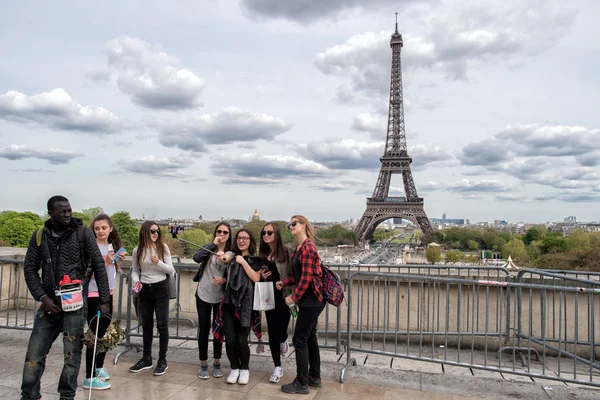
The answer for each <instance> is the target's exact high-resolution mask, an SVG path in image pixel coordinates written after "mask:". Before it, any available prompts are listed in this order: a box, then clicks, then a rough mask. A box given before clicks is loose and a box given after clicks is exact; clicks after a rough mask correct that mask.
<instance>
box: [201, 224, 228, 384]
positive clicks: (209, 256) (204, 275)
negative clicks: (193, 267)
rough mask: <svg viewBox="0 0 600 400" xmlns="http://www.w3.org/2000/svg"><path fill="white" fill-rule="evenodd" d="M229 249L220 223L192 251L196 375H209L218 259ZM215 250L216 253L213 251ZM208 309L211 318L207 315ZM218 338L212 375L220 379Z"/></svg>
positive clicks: (221, 267) (221, 279)
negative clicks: (196, 352)
mask: <svg viewBox="0 0 600 400" xmlns="http://www.w3.org/2000/svg"><path fill="white" fill-rule="evenodd" d="M230 249H231V226H230V225H229V224H228V223H227V222H220V223H219V224H218V225H217V226H216V227H215V231H214V233H213V241H212V242H210V243H208V244H206V245H204V246H202V248H201V249H200V250H198V251H197V252H196V253H194V257H193V258H194V261H195V262H197V263H199V264H200V265H199V266H198V272H196V276H194V278H193V281H194V282H198V287H197V289H196V311H198V351H199V357H200V370H199V371H198V376H199V377H200V378H202V379H208V378H210V375H209V374H208V337H209V335H210V329H211V326H212V324H213V323H214V320H215V317H216V316H217V314H218V313H219V303H220V302H221V299H222V298H223V292H224V290H225V283H226V282H227V279H225V272H226V269H227V266H226V265H225V264H224V263H223V261H222V254H224V253H225V252H226V251H229V250H230ZM214 253H217V254H218V255H217V254H214ZM211 312H212V316H213V317H212V319H211V317H210V315H211ZM221 352H222V345H221V341H219V339H217V338H216V337H215V338H214V339H213V376H214V377H215V378H220V377H222V376H223V372H222V371H221Z"/></svg>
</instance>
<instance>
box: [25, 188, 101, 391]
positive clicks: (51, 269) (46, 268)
mask: <svg viewBox="0 0 600 400" xmlns="http://www.w3.org/2000/svg"><path fill="white" fill-rule="evenodd" d="M48 214H49V215H50V219H49V220H48V221H46V223H45V224H44V227H43V228H41V229H43V232H42V236H41V241H40V244H39V246H38V243H37V241H38V240H39V236H38V235H36V233H35V232H34V234H33V235H32V236H31V239H30V240H29V246H28V247H27V255H26V256H25V281H26V282H27V287H28V288H29V291H30V292H31V295H32V296H33V298H34V299H35V300H36V301H40V302H41V306H40V308H39V309H38V310H37V312H36V314H35V319H34V322H33V332H31V337H30V339H29V345H28V346H27V355H26V356H25V365H24V367H23V382H22V384H21V399H22V400H32V399H39V398H40V397H42V396H41V394H40V380H41V378H42V374H43V373H44V368H45V366H46V354H47V353H48V351H49V350H50V347H51V346H52V343H54V341H55V340H56V338H57V337H58V336H59V335H60V334H61V333H62V338H63V347H64V365H63V370H62V374H61V375H60V380H59V381H58V393H59V394H60V399H61V400H70V399H73V398H75V391H76V390H77V375H78V374H79V366H80V364H81V349H82V347H83V328H84V326H85V320H86V315H87V304H86V302H85V300H84V302H83V307H81V308H80V309H78V310H74V311H68V312H67V311H62V310H61V307H60V299H58V298H56V296H55V293H54V290H55V289H57V288H58V286H59V282H60V281H61V280H62V279H63V277H64V276H65V275H67V276H68V277H69V278H70V279H71V280H75V279H78V280H81V281H83V282H86V280H87V279H88V278H89V277H88V276H87V275H88V271H87V269H88V265H87V264H88V263H89V264H91V269H92V272H93V273H94V277H95V278H96V282H97V283H98V292H99V296H100V304H101V305H100V307H99V308H100V313H101V314H102V315H106V314H108V302H109V299H110V290H109V286H108V276H107V274H106V268H105V266H104V259H103V258H102V254H101V253H100V249H99V248H98V245H97V244H96V239H95V235H94V233H93V232H92V231H91V230H90V229H89V228H83V229H84V235H83V238H80V237H78V232H77V231H78V229H82V228H78V227H80V226H81V225H82V222H81V220H79V219H77V218H72V217H71V214H72V210H71V204H70V203H69V200H67V199H66V198H65V197H63V196H54V197H51V198H50V200H48ZM36 236H37V239H36ZM81 240H82V243H81V244H80V241H81ZM82 258H83V259H82ZM86 261H87V262H86ZM40 268H41V269H42V276H41V277H40V274H39V270H40Z"/></svg>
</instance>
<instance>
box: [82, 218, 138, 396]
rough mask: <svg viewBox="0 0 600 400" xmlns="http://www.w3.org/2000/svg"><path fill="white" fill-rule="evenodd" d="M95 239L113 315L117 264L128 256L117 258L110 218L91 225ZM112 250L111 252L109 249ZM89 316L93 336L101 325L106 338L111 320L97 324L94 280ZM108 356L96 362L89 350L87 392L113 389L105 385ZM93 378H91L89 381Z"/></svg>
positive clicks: (116, 241) (100, 355)
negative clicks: (106, 277) (106, 359)
mask: <svg viewBox="0 0 600 400" xmlns="http://www.w3.org/2000/svg"><path fill="white" fill-rule="evenodd" d="M90 228H91V229H92V231H93V232H94V234H95V235H96V244H98V248H99V249H100V253H101V254H102V257H103V258H104V266H105V267H106V273H107V274H108V286H109V288H110V302H109V303H108V307H109V313H110V315H112V312H113V310H112V306H113V291H114V290H115V288H116V287H117V269H118V268H119V265H118V263H119V262H120V261H121V260H123V258H125V255H126V254H127V252H124V253H121V254H119V256H117V257H116V258H115V250H119V249H120V248H121V238H120V237H119V233H118V232H117V228H115V225H114V224H113V222H112V220H111V219H110V217H109V216H108V215H106V214H100V215H98V216H97V217H96V218H94V220H93V221H92V224H91V226H90ZM110 246H112V249H113V250H111V249H110ZM87 304H88V313H87V322H88V326H89V328H90V329H91V330H92V332H94V333H95V332H96V324H98V338H102V337H104V335H105V333H106V330H107V329H108V327H109V325H110V323H111V320H110V318H106V317H102V318H100V319H99V320H98V315H97V314H98V306H99V304H100V303H99V300H98V285H97V284H96V279H95V278H94V276H92V277H91V278H90V282H89V285H88V297H87ZM105 358H106V352H100V353H98V354H96V357H95V359H94V349H93V348H90V347H87V348H86V352H85V378H84V380H83V387H84V389H89V388H90V387H91V388H92V389H93V390H104V389H110V383H108V382H105V381H107V380H109V379H110V375H109V374H108V372H107V371H106V369H104V359H105ZM90 377H91V378H90Z"/></svg>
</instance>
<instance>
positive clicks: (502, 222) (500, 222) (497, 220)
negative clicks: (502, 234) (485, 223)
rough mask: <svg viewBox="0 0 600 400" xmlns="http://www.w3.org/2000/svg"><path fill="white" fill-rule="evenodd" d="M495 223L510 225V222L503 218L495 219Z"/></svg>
mask: <svg viewBox="0 0 600 400" xmlns="http://www.w3.org/2000/svg"><path fill="white" fill-rule="evenodd" d="M494 225H508V222H506V221H504V220H501V219H495V220H494Z"/></svg>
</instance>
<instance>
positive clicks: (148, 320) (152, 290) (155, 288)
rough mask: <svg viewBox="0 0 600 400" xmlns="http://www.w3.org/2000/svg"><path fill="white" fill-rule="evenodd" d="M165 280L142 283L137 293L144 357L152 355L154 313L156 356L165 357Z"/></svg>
mask: <svg viewBox="0 0 600 400" xmlns="http://www.w3.org/2000/svg"><path fill="white" fill-rule="evenodd" d="M167 285H168V284H167V280H166V279H165V280H164V281H160V282H158V283H151V284H148V283H142V290H141V291H140V293H139V295H138V301H139V303H138V308H139V313H140V316H141V317H142V342H143V343H144V353H143V355H144V357H145V358H151V357H152V338H153V336H154V314H156V328H157V329H158V338H159V340H158V346H159V347H158V358H159V359H161V358H162V359H166V357H167V349H168V347H169V288H168V286H167Z"/></svg>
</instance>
